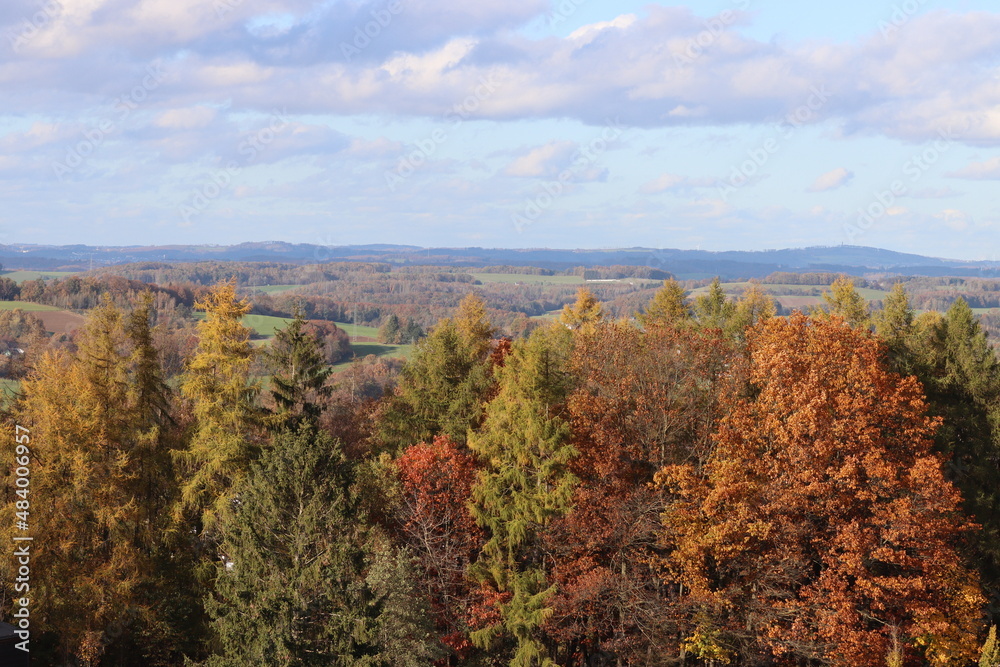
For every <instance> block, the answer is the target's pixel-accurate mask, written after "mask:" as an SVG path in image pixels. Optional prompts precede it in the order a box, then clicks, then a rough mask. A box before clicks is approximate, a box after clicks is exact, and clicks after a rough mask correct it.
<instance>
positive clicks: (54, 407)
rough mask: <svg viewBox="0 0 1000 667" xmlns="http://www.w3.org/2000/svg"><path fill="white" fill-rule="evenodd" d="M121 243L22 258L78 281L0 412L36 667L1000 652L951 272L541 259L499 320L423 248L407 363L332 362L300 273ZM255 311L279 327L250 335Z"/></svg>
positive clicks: (401, 312) (975, 332) (962, 303)
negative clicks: (739, 284)
mask: <svg viewBox="0 0 1000 667" xmlns="http://www.w3.org/2000/svg"><path fill="white" fill-rule="evenodd" d="M383 268H385V270H384V271H383V270H382V269H383ZM495 269H496V270H495V271H494V272H495V273H503V269H502V267H495ZM142 270H147V269H142ZM148 270H149V271H162V272H163V273H162V275H160V276H158V277H159V278H162V279H163V280H164V281H165V284H164V285H162V286H160V285H147V284H146V278H147V277H148V276H145V275H141V274H136V275H135V276H129V277H122V276H110V277H108V276H105V277H103V278H102V277H96V278H85V279H83V280H81V281H80V283H79V284H78V285H76V286H74V287H73V288H71V289H65V288H64V287H60V285H63V286H64V285H65V280H61V281H47V282H46V281H38V283H39V284H37V285H35V284H32V285H28V286H27V289H28V290H36V291H38V294H35V297H34V298H35V300H37V301H42V302H44V300H45V299H46V298H52V299H55V298H57V297H60V298H61V295H62V296H66V297H67V298H69V297H78V298H79V299H81V303H83V301H86V302H87V303H88V304H90V305H88V306H87V307H89V308H91V309H90V310H89V312H88V313H87V320H86V324H85V325H84V326H83V328H82V329H80V330H79V331H77V332H76V333H75V334H74V335H73V336H72V337H71V339H69V340H66V341H63V342H62V343H60V344H58V345H57V344H49V345H38V346H37V351H30V354H27V355H25V358H23V359H20V360H19V362H18V363H19V364H20V367H19V369H18V373H19V376H20V377H23V381H22V384H21V388H20V391H19V393H18V394H17V395H16V397H15V398H14V399H13V400H12V401H10V402H9V403H8V404H7V405H6V406H5V408H4V411H5V420H6V422H7V428H6V429H4V435H3V439H2V443H0V452H2V456H3V457H4V460H5V461H7V462H8V463H5V464H4V466H2V468H0V470H2V471H3V476H4V479H3V480H2V484H3V489H4V499H5V508H4V515H5V517H7V519H6V520H5V521H4V522H0V533H3V534H2V535H0V541H3V543H5V544H12V538H13V536H14V534H15V528H14V521H13V517H14V516H15V513H16V512H17V511H18V509H19V507H20V506H19V505H18V501H19V500H23V499H24V498H23V496H18V495H17V494H16V493H15V490H16V488H17V487H16V485H15V483H14V477H15V475H14V464H13V462H14V461H15V457H16V455H17V454H18V450H17V447H18V443H17V442H16V440H15V433H16V431H15V426H20V427H21V428H22V429H27V430H28V431H29V432H30V469H31V486H30V507H31V513H30V517H29V523H30V526H31V529H30V530H31V532H30V534H31V535H32V536H33V538H34V539H33V542H32V547H31V549H32V552H31V553H32V556H31V569H32V577H31V582H30V592H28V593H24V592H15V590H14V586H13V582H14V577H15V572H16V568H17V562H16V561H15V560H14V559H13V558H11V557H10V556H9V554H8V556H7V557H5V558H4V559H2V560H0V572H2V579H0V581H2V582H3V583H2V589H0V591H2V594H0V620H8V621H9V620H10V619H11V614H12V613H13V610H14V608H15V602H14V600H15V599H17V598H20V597H22V595H27V596H28V597H30V600H31V610H32V617H31V623H32V625H31V627H32V635H31V652H32V658H33V660H35V662H36V664H51V665H95V666H96V665H107V666H112V665H115V666H117V665H135V664H145V665H151V666H154V665H184V664H200V665H219V666H221V665H232V666H241V667H242V666H245V665H345V666H346V665H372V666H375V665H386V666H390V665H392V666H395V665H407V666H410V665H412V666H416V665H454V666H459V665H462V666H466V665H468V666H477V665H483V666H485V665H512V666H523V667H528V666H535V665H538V666H542V665H565V666H567V667H568V666H570V665H602V666H604V665H607V666H612V665H614V666H616V667H617V666H619V665H621V666H624V665H634V666H638V665H713V666H717V665H722V664H731V665H762V666H763V665H835V666H844V667H847V666H859V667H860V666H867V665H887V666H889V667H897V666H903V665H923V664H930V665H970V664H980V665H991V666H996V665H1000V648H998V647H997V641H996V637H995V629H994V626H995V624H996V623H997V620H998V617H1000V483H998V482H1000V363H998V360H997V357H996V354H995V352H994V350H993V348H992V347H991V345H990V343H989V339H988V336H987V334H986V332H985V331H984V330H983V327H982V325H981V323H980V321H979V318H978V317H977V315H976V314H975V313H974V312H973V311H972V309H971V308H970V306H969V304H968V302H967V301H966V300H965V298H963V296H962V295H961V294H958V293H956V294H954V295H951V296H953V297H954V298H951V299H950V300H949V301H948V304H949V305H948V307H947V309H946V310H945V311H944V312H937V311H935V310H929V309H927V310H925V309H924V308H920V309H919V310H925V312H920V313H919V314H918V313H917V310H918V309H917V308H915V306H914V304H913V303H911V300H910V297H909V296H908V294H907V291H906V290H905V289H904V287H903V284H902V283H899V284H896V285H894V286H893V287H892V289H891V291H888V293H887V295H886V296H885V297H884V298H882V299H880V300H878V301H877V302H876V304H875V306H874V307H873V306H872V305H870V304H869V302H868V301H867V300H866V299H864V298H862V296H861V295H860V294H859V293H858V289H860V288H861V287H862V286H867V285H868V283H865V284H864V285H861V284H860V283H858V284H856V282H855V281H853V280H850V279H847V278H842V277H835V276H820V278H822V282H821V283H820V284H825V285H828V286H829V288H828V290H826V291H825V293H824V295H823V299H824V307H822V308H814V309H812V310H810V312H807V313H803V312H791V313H788V312H786V311H779V309H778V307H777V305H776V303H775V301H774V299H773V298H772V296H771V295H770V294H768V292H767V289H768V285H767V284H759V285H758V284H750V285H748V286H747V287H746V288H745V289H741V293H740V294H739V296H738V297H736V298H729V297H727V295H726V294H725V292H724V291H723V288H722V286H721V285H720V283H719V281H718V280H716V281H713V282H712V283H711V284H709V285H706V286H705V289H703V290H702V291H701V292H700V293H698V294H697V295H694V296H692V295H690V294H689V293H688V292H687V290H686V289H685V286H684V285H682V284H681V283H679V282H677V281H676V280H673V279H668V280H666V281H665V282H660V283H659V286H658V287H657V288H656V289H652V288H650V289H645V288H643V287H642V286H641V285H630V284H628V283H625V284H619V285H611V286H605V287H597V286H594V289H593V291H591V290H590V289H588V287H587V286H585V287H579V286H577V285H573V286H569V285H567V286H565V287H563V286H560V287H559V289H571V290H574V291H576V296H575V301H572V302H570V303H568V304H566V305H565V306H564V307H563V309H562V311H561V313H560V314H559V315H558V317H555V318H553V319H551V320H550V321H548V322H539V321H534V322H533V323H532V326H520V325H519V327H513V326H511V323H512V322H513V320H511V321H510V322H503V323H500V322H497V321H496V318H495V317H493V316H494V315H495V314H496V312H497V309H496V308H495V306H494V305H493V304H491V303H490V302H489V301H488V299H498V300H499V299H501V298H503V295H512V294H514V292H513V291H509V290H508V289H507V288H505V287H503V286H491V285H486V286H479V285H475V284H474V282H475V281H474V280H467V279H466V278H464V277H461V276H463V275H465V274H453V275H454V276H456V277H455V278H454V279H453V280H451V281H448V280H440V281H436V282H435V284H436V287H435V288H434V290H433V294H434V295H437V296H434V297H433V298H432V299H431V300H430V301H429V302H430V303H433V305H434V310H433V311H432V312H433V313H434V314H435V317H438V318H439V319H437V320H436V321H434V322H428V321H427V320H426V318H427V308H426V307H423V306H410V307H409V309H406V308H401V309H398V310H392V309H390V310H386V311H385V312H384V313H382V320H384V321H386V322H387V321H388V320H387V318H388V317H389V316H390V315H391V316H392V317H395V318H396V320H395V324H396V328H394V329H392V333H394V334H395V335H399V336H403V335H409V336H411V338H418V337H419V334H418V333H417V332H418V331H419V333H420V334H422V333H424V332H423V331H422V330H421V328H422V327H426V328H427V332H426V336H425V337H423V338H421V339H420V340H419V342H418V343H417V344H416V346H415V349H414V352H413V355H412V358H410V359H409V360H408V361H407V362H406V363H405V364H402V365H401V367H400V363H399V362H391V361H384V360H378V359H374V358H369V359H365V360H357V361H356V362H355V363H353V364H352V365H350V366H349V367H348V368H346V369H345V370H342V371H341V372H338V373H336V374H335V373H332V372H331V368H330V366H329V363H330V361H331V359H330V357H329V344H328V343H327V342H325V341H324V339H323V338H322V337H323V335H324V330H323V328H322V327H320V326H317V325H316V324H315V323H309V322H308V321H307V320H309V319H311V318H316V315H317V313H316V310H315V309H316V305H315V304H316V303H321V301H318V300H317V299H309V298H308V297H309V296H310V294H309V289H308V288H306V289H304V290H303V291H302V292H301V295H300V296H301V297H305V298H300V299H299V300H297V301H295V300H293V299H292V298H291V296H290V297H289V301H288V303H287V304H285V303H284V302H283V301H282V302H280V303H281V305H280V309H279V308H278V306H277V305H275V302H276V301H278V299H277V297H274V298H272V297H270V296H269V295H266V294H264V295H261V294H253V293H251V294H249V295H248V293H247V291H246V290H243V291H241V290H239V289H237V282H236V281H235V280H229V281H223V282H218V283H217V284H215V285H214V286H211V287H209V286H207V285H202V286H186V287H184V286H182V285H181V284H180V282H179V280H180V278H181V277H182V276H179V275H175V274H171V273H170V272H171V271H173V269H171V268H170V267H169V266H163V267H161V266H151V267H148ZM288 270H289V271H291V270H292V269H288ZM295 270H296V271H297V270H302V271H313V273H312V274H310V279H314V278H315V279H316V280H319V281H321V282H320V283H317V284H326V283H341V284H344V285H349V286H350V288H351V289H356V288H358V287H360V286H362V285H363V286H365V287H369V286H373V285H383V286H384V287H385V289H386V293H387V294H388V295H389V296H388V297H386V299H385V300H384V301H383V302H382V303H383V304H384V303H390V302H392V301H395V300H396V299H399V300H400V305H401V306H402V305H404V304H403V301H405V299H404V298H403V296H401V295H400V294H398V292H397V290H399V289H401V288H400V286H401V285H407V284H409V285H413V286H414V289H413V293H417V292H419V291H420V290H421V289H422V288H423V287H426V285H427V284H426V283H425V282H422V280H421V278H420V276H421V275H423V273H422V272H421V271H416V270H414V271H412V272H411V273H410V274H409V275H412V276H414V277H413V278H412V279H410V278H405V277H401V278H400V279H398V280H397V279H395V278H392V279H390V278H389V276H391V275H392V273H395V272H390V271H389V270H388V268H386V267H381V266H378V265H374V264H373V265H371V266H370V267H368V269H366V270H365V273H364V277H363V278H359V277H358V276H354V277H347V278H345V275H346V273H350V272H348V271H346V269H342V268H341V269H335V268H330V269H329V271H328V272H326V273H322V272H321V273H315V271H316V270H317V269H312V268H308V267H298V268H296V269H295ZM616 270H617V269H615V268H614V267H612V269H609V271H616ZM261 271H264V272H265V273H266V272H268V271H271V272H274V275H271V276H270V278H269V280H272V281H281V280H284V279H286V278H288V276H287V275H286V274H283V273H280V272H281V271H285V269H284V268H282V267H277V266H276V267H263V268H262V269H261ZM338 271H341V272H340V273H338ZM537 275H544V274H537ZM602 275H603V274H602ZM608 275H613V274H611V273H609V274H608ZM614 275H616V274H614ZM188 277H189V276H188ZM227 277H228V276H221V275H219V273H218V272H217V271H215V270H214V269H212V270H208V269H206V271H205V275H204V278H205V280H206V281H209V280H211V281H213V282H215V281H217V280H218V279H219V278H227ZM246 277H247V276H244V278H246ZM635 277H636V278H637V279H638V278H639V277H640V276H635ZM654 277H655V278H657V279H659V278H661V277H662V276H654ZM175 279H177V280H178V282H174V283H172V284H171V282H170V281H173V280H175ZM779 279H780V277H779V278H774V279H772V283H771V284H773V283H774V281H777V280H779ZM928 280H931V279H928ZM935 280H936V279H935ZM102 281H103V282H102ZM706 282H707V281H706ZM109 284H113V285H115V286H116V288H115V289H113V290H109V289H103V288H102V287H101V285H109ZM262 284H280V283H279V282H269V283H262ZM811 284H816V283H815V282H814V283H811ZM26 285H27V284H26ZM451 285H461V286H462V287H463V290H462V291H461V293H458V292H453V291H451V287H450V286H451ZM0 287H3V285H0ZM8 287H9V286H8ZM934 287H935V289H936V288H938V287H942V288H945V289H944V290H942V291H945V290H946V289H947V285H945V284H940V285H937V284H936V285H934ZM973 287H974V288H975V289H976V290H977V291H982V292H984V293H985V292H987V291H989V288H988V287H987V286H986V285H985V284H984V285H979V284H976V285H974V286H973ZM980 288H982V289H980ZM528 289H529V291H530V286H529V288H528ZM24 290H25V285H22V286H20V288H19V292H18V293H16V294H12V295H10V296H9V297H8V298H24V297H23V295H24ZM316 291H317V292H320V291H322V290H320V289H319V288H316ZM523 293H525V290H522V291H521V294H523ZM46 294H47V295H48V296H46ZM345 294H346V293H345ZM404 294H405V292H404ZM443 294H447V295H448V297H447V298H445V297H443V296H441V295H443ZM81 295H82V296H81ZM483 295H485V297H484V296H483ZM604 295H610V296H612V297H614V298H615V299H617V302H616V304H615V305H614V306H609V304H607V303H602V302H601V300H600V297H601V296H604ZM248 296H249V297H250V298H248ZM314 296H317V297H318V296H319V295H318V294H316V295H314ZM541 296H542V294H541V292H539V297H541ZM511 298H513V297H511ZM519 298H520V297H519ZM640 298H642V302H641V303H638V301H639V299H640ZM91 301H93V303H91ZM345 302H346V301H344V302H341V301H339V300H338V301H335V300H331V303H338V304H342V303H345ZM456 302H457V307H455V303H456ZM494 303H496V302H494ZM310 304H312V305H310ZM633 304H634V307H633ZM549 305H552V304H550V303H546V304H544V305H542V304H539V307H540V308H542V309H543V310H552V309H553V308H548V307H547V306H549ZM267 307H271V308H275V309H279V310H280V311H281V312H282V314H288V315H289V320H290V323H289V324H288V325H287V327H285V328H284V329H283V330H280V331H278V332H277V334H276V335H275V337H274V339H273V341H271V343H270V344H269V345H267V346H265V347H259V346H257V345H255V344H254V342H253V341H252V340H251V337H252V336H251V331H250V329H248V328H247V327H246V326H245V325H244V324H243V323H242V321H243V317H244V316H245V315H246V314H247V313H249V312H250V311H251V310H252V309H255V308H256V309H259V310H258V312H264V311H265V310H266V308H267ZM338 307H340V306H338ZM185 309H193V310H196V311H203V312H204V313H205V315H204V319H202V320H199V321H198V323H197V324H196V325H190V324H185V323H184V322H183V321H182V320H184V319H185V317H186V316H187V311H186V310H185ZM12 312H13V313H14V314H12V315H5V316H4V317H5V320H4V326H6V327H8V328H10V329H11V330H15V329H16V330H17V331H18V332H19V335H20V336H22V337H23V338H24V340H28V339H29V338H30V339H31V340H37V339H40V338H42V337H43V336H44V331H42V330H39V328H38V325H37V322H35V321H33V320H31V319H30V318H29V317H27V316H26V314H24V313H20V312H19V311H12ZM521 315H522V316H523V315H526V313H525V312H524V311H523V310H522V311H521ZM316 319H321V318H316ZM330 319H334V318H330ZM7 320H9V321H7ZM379 323H382V322H379ZM410 324H412V333H410V334H405V333H403V332H404V331H405V330H407V329H409V328H410ZM501 329H502V330H501ZM504 334H517V335H516V336H510V335H504ZM325 335H327V336H330V335H332V334H331V333H330V332H325ZM19 340H20V339H19ZM178 340H183V341H187V342H186V343H185V344H179V343H178V342H177V341H178ZM165 347H169V350H168V349H165Z"/></svg>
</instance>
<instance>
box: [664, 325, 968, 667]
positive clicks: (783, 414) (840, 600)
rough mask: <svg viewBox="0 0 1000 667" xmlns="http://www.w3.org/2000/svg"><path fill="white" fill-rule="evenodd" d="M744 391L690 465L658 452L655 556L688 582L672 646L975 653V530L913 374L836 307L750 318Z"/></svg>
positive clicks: (837, 661) (948, 659)
mask: <svg viewBox="0 0 1000 667" xmlns="http://www.w3.org/2000/svg"><path fill="white" fill-rule="evenodd" d="M749 353H750V364H751V366H750V370H749V373H750V381H751V383H752V386H753V391H752V392H750V394H749V395H748V396H745V397H742V398H737V399H735V400H734V401H733V404H732V406H731V410H730V411H729V413H728V415H727V416H726V417H725V418H724V419H723V421H722V423H721V425H720V427H719V430H718V431H717V433H716V436H715V440H716V449H715V451H714V453H713V456H712V458H711V460H710V461H709V463H708V465H707V466H706V468H705V472H704V474H699V473H698V472H697V471H696V470H694V468H693V467H691V466H683V465H680V466H668V467H665V468H664V470H663V471H661V473H659V476H658V478H659V481H660V482H661V483H662V484H664V485H665V486H666V488H667V489H668V490H669V491H671V492H672V493H673V494H674V495H673V497H674V502H673V503H672V504H671V505H670V506H669V507H668V510H667V511H666V512H664V515H663V520H664V528H665V529H664V533H663V543H664V546H665V547H666V548H668V549H669V550H670V551H671V552H670V554H669V556H668V557H667V559H666V564H667V566H668V567H669V568H671V569H672V570H673V572H674V574H675V576H677V577H679V578H680V580H681V581H683V582H684V584H685V586H686V587H687V590H688V596H687V602H688V603H689V604H690V607H689V614H690V616H689V618H690V622H691V623H692V627H691V629H690V630H689V632H688V636H687V637H686V639H685V642H684V646H685V648H686V649H687V650H689V651H690V652H691V653H694V654H695V655H700V656H703V657H716V658H720V657H721V658H724V657H727V656H731V655H733V654H735V653H739V652H741V651H742V652H744V653H745V654H746V655H757V656H759V655H761V654H766V653H770V654H771V655H773V656H774V657H775V658H777V659H778V660H779V661H781V662H792V661H793V660H797V659H798V660H802V659H805V660H821V661H823V662H825V663H829V664H833V665H870V664H876V663H881V662H882V661H884V660H889V664H919V661H920V660H921V659H926V660H927V661H929V662H930V663H932V664H942V665H943V664H949V663H953V662H959V661H962V660H970V659H972V658H973V657H974V655H975V649H976V633H977V631H978V630H979V629H980V628H979V626H980V623H981V617H980V605H981V603H982V596H981V594H980V592H979V585H978V581H977V578H976V576H975V574H973V573H972V572H971V571H970V570H969V569H967V568H966V567H964V566H963V564H962V559H961V557H960V549H959V547H960V544H961V543H962V541H963V539H964V538H965V537H966V535H967V533H968V532H969V531H970V529H971V528H972V527H971V526H970V525H969V524H968V523H967V522H966V521H965V520H964V519H963V518H962V515H961V514H960V512H959V503H960V497H959V494H958V492H957V491H956V490H955V488H954V487H953V486H952V485H951V484H950V483H949V482H948V481H947V479H946V478H945V477H944V475H943V473H942V465H943V460H942V458H941V457H940V456H939V455H937V454H935V453H934V452H933V450H932V444H931V438H932V436H933V434H934V431H935V429H936V428H937V426H938V422H937V420H936V419H933V418H931V417H928V416H927V414H926V409H927V406H926V401H925V399H924V396H923V391H922V389H921V387H920V385H919V383H918V382H917V381H916V379H914V378H912V377H901V376H899V375H896V374H894V373H892V372H889V371H888V370H886V368H885V367H884V365H883V358H884V353H883V349H882V346H881V344H880V343H879V342H878V341H877V340H875V339H874V338H873V337H872V336H871V335H870V334H868V333H867V332H865V331H861V330H858V329H852V328H851V327H850V326H848V325H847V324H846V323H845V322H844V321H843V320H842V319H840V318H839V317H837V316H833V317H830V318H824V319H816V320H812V319H809V318H807V317H805V316H804V315H802V314H796V315H794V316H792V317H791V318H789V319H771V320H768V321H765V322H763V323H762V324H760V325H758V326H757V327H756V328H755V329H754V330H752V332H751V336H750V341H749Z"/></svg>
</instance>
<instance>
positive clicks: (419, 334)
mask: <svg viewBox="0 0 1000 667" xmlns="http://www.w3.org/2000/svg"><path fill="white" fill-rule="evenodd" d="M423 337H424V330H423V328H421V326H420V325H419V324H417V322H416V320H414V319H413V318H409V317H408V318H406V326H404V327H403V332H402V341H401V342H402V343H404V344H409V345H412V344H413V343H416V342H417V341H418V340H420V339H421V338H423Z"/></svg>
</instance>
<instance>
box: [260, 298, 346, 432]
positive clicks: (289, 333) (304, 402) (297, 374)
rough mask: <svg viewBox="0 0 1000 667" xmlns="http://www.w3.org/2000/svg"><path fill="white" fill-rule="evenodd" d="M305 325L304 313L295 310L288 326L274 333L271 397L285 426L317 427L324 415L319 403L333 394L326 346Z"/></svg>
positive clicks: (280, 421)
mask: <svg viewBox="0 0 1000 667" xmlns="http://www.w3.org/2000/svg"><path fill="white" fill-rule="evenodd" d="M305 325H306V321H305V319H304V318H303V317H302V312H301V311H300V310H298V309H296V311H295V318H294V319H293V320H292V321H291V322H290V323H289V324H288V326H287V327H285V328H284V329H279V330H277V331H275V332H274V341H273V342H272V343H271V350H270V352H269V355H268V356H269V357H270V361H271V363H272V364H273V365H274V368H275V372H274V375H272V376H271V389H270V393H271V397H272V398H273V399H274V402H275V405H276V406H277V415H276V417H277V420H278V423H279V424H281V425H283V426H295V425H298V424H299V423H301V422H302V421H304V420H305V421H309V422H310V423H313V424H316V423H318V421H319V416H320V413H321V411H322V406H321V404H320V402H319V401H320V400H322V399H323V398H326V397H327V396H329V395H330V393H331V391H332V388H331V387H330V386H328V385H327V384H326V381H327V379H328V378H329V377H330V373H331V372H332V369H331V368H330V367H329V366H328V365H327V364H326V357H325V355H324V353H323V342H322V341H321V340H320V339H319V338H317V337H316V336H315V335H314V334H312V333H310V332H309V331H308V330H306V329H305Z"/></svg>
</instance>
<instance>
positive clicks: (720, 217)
mask: <svg viewBox="0 0 1000 667" xmlns="http://www.w3.org/2000/svg"><path fill="white" fill-rule="evenodd" d="M0 33H2V34H3V36H4V38H5V39H2V40H0V101H2V104H0V202H2V205H0V243H8V244H9V243H46V244H60V245H62V244H88V245H153V244H157V245H158V244H204V243H214V244H234V243H240V242H244V241H266V240H280V241H289V242H295V243H316V244H321V245H347V244H365V243H398V244H409V245H418V246H447V247H467V246H483V247H506V248H541V247H551V248H617V247H631V246H645V247H660V248H700V249H705V250H758V249H768V248H787V247H805V246H815V245H840V244H852V245H866V246H877V247H882V248H888V249H892V250H899V251H906V252H917V253H922V254H926V255H932V256H937V257H948V258H957V259H989V260H997V259H998V255H1000V248H998V244H997V240H998V238H1000V197H997V196H996V192H997V185H998V183H1000V152H998V150H997V148H998V146H1000V9H998V8H997V6H996V4H995V2H994V1H993V0H989V1H987V0H952V1H950V2H937V1H935V0H842V1H841V2H838V3H805V2H801V0H798V1H796V2H791V1H787V0H780V1H779V0H706V1H704V2H688V3H684V4H676V3H647V2H632V1H631V0H617V1H605V0H551V1H549V0H476V1H464V2H457V1H453V0H370V1H369V0H359V1H349V2H348V1H341V0H326V1H322V2H321V1H317V0H4V2H3V3H2V5H0Z"/></svg>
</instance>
